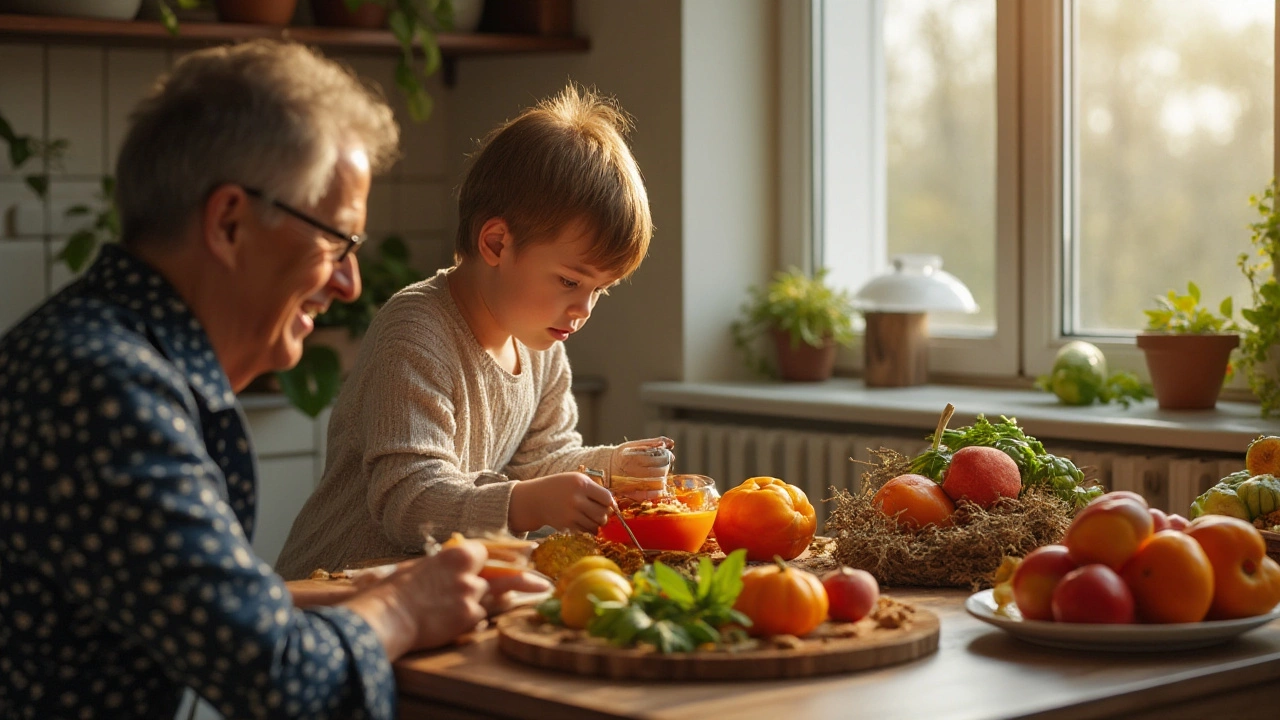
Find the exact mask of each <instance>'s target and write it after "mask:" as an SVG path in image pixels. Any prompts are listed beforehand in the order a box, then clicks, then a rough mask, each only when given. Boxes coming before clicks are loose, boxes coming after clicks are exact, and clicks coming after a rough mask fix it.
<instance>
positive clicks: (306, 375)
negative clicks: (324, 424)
mask: <svg viewBox="0 0 1280 720" xmlns="http://www.w3.org/2000/svg"><path fill="white" fill-rule="evenodd" d="M276 377H277V378H279V380H280V389H281V390H282V391H283V392H284V395H285V397H287V398H289V402H291V403H293V405H294V407H296V408H298V409H299V410H301V411H302V412H304V413H306V414H307V415H309V416H311V417H315V416H317V415H319V414H320V412H321V411H322V410H324V409H325V408H326V407H328V406H329V403H331V402H333V399H334V398H335V397H337V396H338V386H339V385H340V384H341V383H342V362H341V361H340V360H339V359H338V353H337V352H335V351H334V349H333V348H331V347H326V346H323V345H312V346H308V347H306V348H305V349H303V351H302V358H301V359H300V360H299V361H298V364H297V365H295V366H293V367H292V368H290V369H289V370H282V371H280V372H278V373H276Z"/></svg>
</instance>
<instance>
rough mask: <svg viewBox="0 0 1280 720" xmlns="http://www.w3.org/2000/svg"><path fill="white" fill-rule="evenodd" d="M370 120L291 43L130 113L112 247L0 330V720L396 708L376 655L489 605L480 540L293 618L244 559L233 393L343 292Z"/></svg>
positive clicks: (203, 58) (279, 593)
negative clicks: (206, 708)
mask: <svg viewBox="0 0 1280 720" xmlns="http://www.w3.org/2000/svg"><path fill="white" fill-rule="evenodd" d="M397 141H398V129H397V127H396V125H395V122H394V120H393V119H392V115H391V111H390V110H389V109H388V108H387V106H386V104H385V103H384V102H383V101H382V100H381V99H380V98H378V97H377V96H376V95H374V94H372V93H370V92H369V91H368V90H367V89H366V88H365V87H364V86H362V85H361V84H360V83H359V82H358V81H357V80H356V79H355V78H354V77H353V76H352V75H351V74H350V73H348V72H347V71H345V70H344V69H343V68H341V67H339V66H337V65H335V64H334V63H332V62H330V61H327V60H325V59H323V58H321V57H319V56H318V55H316V54H314V53H313V52H311V51H309V50H307V49H305V48H303V47H300V46H296V45H288V44H277V43H268V42H257V43H250V44H246V45H240V46H237V47H233V48H217V49H211V50H206V51H202V52H198V53H193V54H192V55H189V56H187V57H186V58H184V59H183V60H182V61H180V62H179V63H178V64H177V65H176V67H175V68H174V69H173V72H172V73H171V75H169V76H168V77H167V78H165V79H164V80H163V81H162V82H161V83H160V84H159V85H158V86H157V87H156V89H155V90H154V91H153V93H152V94H151V96H150V97H148V98H147V99H146V100H145V101H143V102H142V104H141V105H140V106H139V107H138V109H137V110H136V112H135V113H134V115H133V122H132V126H131V129H130V131H129V134H128V136H127V138H126V139H125V142H124V145H123V147H122V149H121V151H120V156H119V163H118V166H117V196H116V200H117V203H118V206H119V210H120V216H121V221H122V230H123V234H122V240H121V242H120V244H119V246H108V247H105V248H103V250H102V253H101V255H100V257H99V258H98V259H97V261H96V262H95V263H94V264H93V266H92V267H91V268H90V269H89V271H88V272H87V273H86V274H85V276H84V277H83V278H82V279H80V280H79V281H78V282H76V283H74V284H72V285H71V286H69V287H68V288H67V289H65V290H64V291H62V292H61V293H59V294H58V295H57V296H55V297H54V298H52V299H50V300H49V301H48V302H47V303H45V304H44V305H43V306H42V307H40V308H39V309H37V310H36V311H35V312H34V313H32V314H31V315H30V316H29V317H27V318H26V319H25V320H23V321H22V323H20V324H19V325H18V326H17V327H15V328H14V329H13V330H12V331H11V332H10V333H8V334H7V335H6V336H4V337H3V338H2V339H0V648H3V652H0V716H4V717H12V718H18V717H30V718H53V717H75V718H87V717H109V718H123V717H172V716H173V713H174V710H175V709H176V707H177V705H178V702H179V699H180V695H181V692H182V689H183V687H184V686H189V687H192V688H194V689H195V690H196V691H197V692H198V693H199V694H200V695H202V696H203V697H204V698H206V699H207V700H208V701H209V702H211V703H212V704H213V705H214V706H215V707H216V708H218V709H219V710H220V711H221V712H223V713H224V714H225V715H227V716H228V717H237V718H239V717H272V718H277V717H295V716H306V717H329V716H333V717H366V716H368V717H376V718H389V717H391V716H392V713H393V706H394V685H393V679H392V675H391V670H390V664H389V661H390V660H392V659H394V658H396V657H398V656H399V655H401V654H403V653H404V652H406V651H408V650H411V649H414V648H424V647H431V646H436V645H441V644H444V643H446V642H448V641H450V640H451V639H452V638H454V637H455V636H456V635H457V634H459V633H460V632H463V631H465V630H467V629H469V628H470V627H472V626H473V625H474V624H475V623H476V622H477V621H479V620H480V619H482V618H483V617H484V615H485V607H484V603H482V599H483V598H492V597H494V596H501V595H502V593H503V592H504V591H506V590H510V589H541V587H540V583H539V582H538V581H535V580H532V579H529V578H516V579H514V580H513V581H511V582H509V583H507V584H505V585H501V586H499V585H498V584H497V583H495V584H494V586H490V585H489V584H487V583H486V582H485V581H483V580H481V579H480V578H479V577H478V575H477V572H478V570H479V568H480V566H481V564H482V562H483V560H484V550H483V548H482V547H480V546H479V545H475V544H465V545H463V546H461V547H458V548H452V549H449V550H446V551H443V552H441V553H439V554H437V555H435V556H434V557H430V558H425V559H422V560H419V561H416V562H412V563H406V564H404V565H402V566H401V569H400V570H399V571H398V572H396V573H395V574H394V575H392V576H391V577H390V578H388V579H387V580H385V581H383V582H381V583H379V584H376V585H374V586H373V587H371V588H369V589H368V590H365V591H363V592H361V593H359V594H355V595H353V596H351V597H349V598H346V599H345V600H344V601H343V602H341V603H340V604H338V605H334V606H331V607H315V608H310V609H305V610H304V609H300V608H298V607H296V606H295V604H294V598H293V597H292V596H291V594H290V592H289V589H288V588H287V586H286V585H285V583H284V582H283V581H282V580H281V579H280V577H279V576H278V575H276V574H275V573H274V572H273V571H272V569H271V567H270V566H268V565H267V564H266V563H264V562H263V561H262V560H260V559H259V558H257V557H256V556H255V555H254V553H253V550H252V549H251V547H250V544H249V538H250V536H251V535H252V531H253V522H254V505H255V484H256V470H255V463H254V457H253V454H252V451H251V449H250V444H249V437H248V434H247V431H246V427H245V421H244V417H243V415H242V414H241V412H240V408H239V406H238V405H237V402H236V396H235V394H234V393H235V392H236V391H238V390H240V389H242V388H244V387H245V386H246V385H247V384H248V383H249V381H250V380H252V379H253V378H254V377H255V376H257V375H259V374H261V373H263V372H266V371H270V370H273V369H279V368H285V367H289V366H291V365H293V364H295V363H296V362H297V361H298V359H299V357H300V356H301V353H302V341H303V338H305V337H306V335H307V334H308V333H309V332H310V331H311V330H312V328H313V327H314V318H315V316H316V315H317V314H318V313H321V312H323V311H324V310H325V309H326V308H327V307H328V306H329V304H330V303H331V302H332V301H334V300H338V301H347V300H351V299H353V298H355V297H356V296H357V295H359V293H360V274H359V269H358V265H357V261H356V250H358V249H359V247H360V244H361V239H362V237H363V236H362V235H361V231H362V229H363V227H364V223H365V202H366V198H367V197H368V194H369V187H370V177H371V175H372V173H373V172H376V171H379V170H381V169H383V168H385V167H386V166H387V165H388V164H390V163H391V162H392V161H393V159H394V155H395V149H396V144H397Z"/></svg>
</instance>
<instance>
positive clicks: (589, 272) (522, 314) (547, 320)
mask: <svg viewBox="0 0 1280 720" xmlns="http://www.w3.org/2000/svg"><path fill="white" fill-rule="evenodd" d="M594 240H595V233H594V232H590V231H587V230H586V227H585V225H584V224H582V223H576V222H575V223H570V224H568V225H566V226H565V228H564V229H562V230H561V231H560V233H559V234H558V235H557V236H556V237H555V239H554V240H549V241H545V242H535V243H530V244H528V245H525V246H524V247H522V248H520V250H519V251H517V252H503V253H502V255H501V257H500V258H499V261H498V278H499V281H498V282H497V283H495V284H494V285H493V288H494V290H493V294H494V297H492V299H491V300H490V307H489V309H490V311H491V312H492V313H493V315H494V318H495V319H496V320H497V321H498V323H499V324H500V325H501V326H502V327H503V328H504V329H505V330H506V331H507V332H509V333H511V335H512V336H513V337H515V338H516V339H517V340H519V341H520V342H522V343H524V344H525V346H527V347H529V348H531V349H533V350H546V349H547V348H549V347H551V346H552V345H553V344H555V343H556V342H557V341H563V340H565V339H567V338H568V337H569V336H570V335H572V334H573V333H575V332H577V331H579V330H581V329H582V326H583V325H586V324H587V320H588V318H590V317H591V311H592V309H594V308H595V305H596V301H598V300H599V299H600V297H601V296H602V295H606V294H607V291H608V289H609V288H611V287H613V286H614V285H616V284H618V277H617V276H616V275H609V274H606V273H604V272H602V271H600V270H599V269H597V268H594V267H591V266H590V265H588V264H587V263H586V262H585V261H584V260H583V258H585V257H586V255H587V251H588V250H589V249H590V248H591V246H592V242H593V241H594Z"/></svg>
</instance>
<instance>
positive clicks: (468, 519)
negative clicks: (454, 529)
mask: <svg viewBox="0 0 1280 720" xmlns="http://www.w3.org/2000/svg"><path fill="white" fill-rule="evenodd" d="M515 486H516V481H515V480H511V481H508V482H495V483H489V484H487V485H479V486H477V487H476V489H475V491H474V492H472V493H470V497H469V498H468V500H467V506H466V510H465V515H464V516H463V522H462V527H464V528H466V529H467V534H469V535H470V534H476V533H486V532H501V531H504V530H506V529H507V516H508V514H509V513H510V512H511V490H512V488H514V487H515Z"/></svg>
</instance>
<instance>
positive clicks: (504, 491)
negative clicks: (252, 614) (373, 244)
mask: <svg viewBox="0 0 1280 720" xmlns="http://www.w3.org/2000/svg"><path fill="white" fill-rule="evenodd" d="M448 273H449V271H448V270H442V271H440V272H439V273H437V274H436V275H435V277H432V278H429V279H427V280H424V281H422V282H420V283H417V284H415V285H411V286H409V287H408V288H405V289H404V290H402V291H401V292H400V293H398V294H397V295H396V296H395V297H393V298H392V299H391V300H390V301H389V302H388V303H387V304H386V305H384V306H383V307H382V309H381V310H380V311H379V312H378V314H377V316H376V317H375V318H374V321H373V324H372V325H371V326H370V328H369V331H368V333H366V334H365V337H364V340H363V341H362V342H361V346H360V354H359V356H358V358H357V360H356V363H355V367H354V368H352V370H351V373H350V375H349V377H348V378H347V380H346V382H345V383H344V384H343V387H342V392H341V394H340V395H339V396H338V402H337V405H336V406H335V407H334V410H333V415H332V417H331V419H330V421H329V436H328V453H327V458H326V461H325V470H324V477H323V479H322V480H321V481H320V486H319V487H318V488H317V489H316V491H315V493H314V494H313V495H312V496H311V498H310V499H309V500H308V501H307V503H306V505H305V506H304V507H303V508H302V512H301V513H300V514H299V515H298V518H297V520H296V521H295V522H294V524H293V528H292V529H291V530H290V532H289V538H288V540H286V541H285V545H284V550H283V551H281V553H280V559H279V561H278V562H277V563H276V571H277V572H279V573H280V574H281V575H283V576H284V577H285V578H286V579H298V578H304V577H307V576H308V575H309V574H310V573H311V571H312V570H315V569H316V568H325V569H329V570H335V569H341V568H343V567H344V566H346V565H347V564H348V563H352V562H356V561H361V560H368V559H373V558H385V557H390V556H396V555H403V554H405V553H408V552H421V551H422V544H423V536H422V530H421V528H422V526H423V524H424V523H429V524H430V526H431V532H432V534H433V535H434V536H435V537H436V538H438V539H444V538H446V537H448V535H449V533H452V532H454V531H457V532H462V533H464V534H478V533H483V532H487V531H497V530H503V529H506V526H507V511H508V505H509V503H510V501H511V488H512V486H513V485H514V484H515V482H516V481H518V480H527V479H531V478H536V477H542V476H544V475H551V474H554V473H557V472H565V471H570V470H574V469H576V468H577V466H578V465H579V464H584V465H587V466H589V467H599V468H603V467H607V466H608V461H609V455H610V453H611V452H612V450H613V448H612V447H611V446H604V447H585V448H584V447H583V446H582V436H581V435H579V434H578V432H577V430H576V429H575V427H576V425H577V422H578V409H577V405H576V404H575V402H574V398H573V394H572V393H571V392H570V391H569V384H570V371H569V361H568V358H567V357H566V355H565V350H564V345H563V344H561V343H556V344H555V345H553V346H552V347H551V348H550V349H548V350H544V351H531V350H529V349H528V348H526V347H525V346H523V345H521V344H519V343H518V342H517V344H516V345H517V352H518V353H519V357H520V371H519V374H517V375H512V374H511V373H508V372H507V371H506V370H504V369H502V368H501V367H499V366H498V364H497V362H496V361H495V360H494V359H493V358H492V357H491V356H490V355H488V354H487V353H486V352H485V351H484V350H483V349H482V348H481V347H480V344H479V342H477V341H476V339H475V336H474V335H472V333H471V330H470V328H469V327H468V326H467V323H466V321H465V320H464V319H463V317H462V314H461V313H460V312H459V311H458V307H457V305H456V304H455V303H454V301H453V297H452V296H451V295H450V294H449V289H448V284H447V282H446V278H447V276H448ZM493 473H502V474H505V475H506V476H508V477H509V478H511V480H509V481H504V480H502V479H501V478H495V477H494V475H493Z"/></svg>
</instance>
